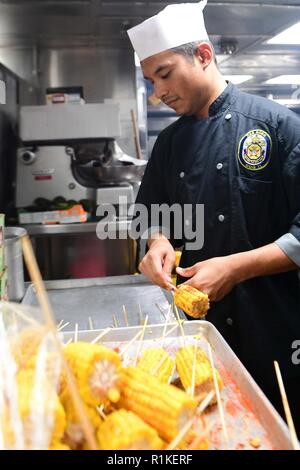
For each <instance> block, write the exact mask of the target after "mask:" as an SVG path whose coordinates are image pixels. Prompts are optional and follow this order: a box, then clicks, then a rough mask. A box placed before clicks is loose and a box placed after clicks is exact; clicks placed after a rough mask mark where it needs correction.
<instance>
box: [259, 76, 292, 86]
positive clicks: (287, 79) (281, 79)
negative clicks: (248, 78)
mask: <svg viewBox="0 0 300 470" xmlns="http://www.w3.org/2000/svg"><path fill="white" fill-rule="evenodd" d="M265 83H266V84H267V85H300V75H279V76H278V77H274V78H270V79H269V80H267V81H266V82H265Z"/></svg>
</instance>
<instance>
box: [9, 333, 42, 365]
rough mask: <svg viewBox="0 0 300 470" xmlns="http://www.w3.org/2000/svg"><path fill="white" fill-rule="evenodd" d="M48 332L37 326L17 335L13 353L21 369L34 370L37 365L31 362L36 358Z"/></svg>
mask: <svg viewBox="0 0 300 470" xmlns="http://www.w3.org/2000/svg"><path fill="white" fill-rule="evenodd" d="M46 332H47V331H46V329H45V328H44V327H41V326H37V327H30V328H26V329H24V330H23V331H22V332H21V333H19V334H18V335H16V337H15V339H14V340H13V341H12V353H13V357H14V359H15V361H16V363H17V366H18V367H19V368H20V369H22V368H27V367H32V368H34V366H35V364H34V363H32V362H31V361H32V360H33V358H35V357H36V355H37V353H38V350H39V347H40V344H41V342H42V340H43V337H44V336H45V334H46ZM29 362H30V365H29Z"/></svg>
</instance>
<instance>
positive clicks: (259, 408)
mask: <svg viewBox="0 0 300 470" xmlns="http://www.w3.org/2000/svg"><path fill="white" fill-rule="evenodd" d="M172 326H174V325H171V324H170V325H168V327H167V331H168V330H169V329H171V327H172ZM163 328H164V325H163V324H161V325H150V326H149V327H147V328H146V329H145V335H144V340H143V346H142V348H143V349H147V348H149V347H153V346H154V345H156V346H157V345H158V344H159V340H160V338H161V336H162V332H163ZM183 328H184V333H185V337H184V341H185V343H186V344H188V343H192V342H195V339H194V336H195V335H199V333H201V337H202V338H204V340H199V346H200V347H202V348H203V349H204V350H207V346H206V345H207V343H206V341H208V342H209V343H210V344H211V347H212V350H213V356H214V362H215V365H216V367H217V369H218V370H219V373H220V375H221V377H222V379H223V382H224V385H225V387H224V389H223V390H222V391H221V397H222V403H223V407H224V415H225V422H226V425H227V431H228V435H229V445H228V446H227V445H226V444H225V439H224V437H223V433H222V428H221V423H220V419H219V414H218V408H217V406H213V407H210V408H209V409H208V411H206V414H205V416H206V420H207V422H208V423H209V422H210V421H212V420H213V427H212V430H211V432H210V436H209V441H210V449H212V450H213V449H225V448H229V449H232V450H250V449H252V450H253V449H254V448H253V447H252V445H251V439H254V438H258V439H259V440H260V443H261V445H260V447H259V450H291V449H293V446H292V442H291V439H290V435H289V431H288V428H287V426H286V424H285V423H284V421H283V420H282V418H281V417H280V416H279V414H278V413H277V411H276V410H275V409H274V407H273V406H272V405H271V403H270V402H269V401H268V399H267V398H266V396H265V395H264V394H263V392H262V391H261V389H260V388H259V387H258V385H257V384H256V383H255V381H254V380H253V379H252V377H251V376H250V374H249V373H248V372H247V370H246V369H245V367H244V366H243V365H242V363H241V362H240V361H239V359H238V358H237V356H236V355H235V354H234V352H233V351H232V349H231V348H230V347H229V345H228V344H227V343H226V342H225V340H224V339H223V337H222V336H221V335H220V333H219V332H218V331H217V329H216V328H215V327H214V326H213V325H212V324H211V323H209V322H207V321H192V322H184V325H183ZM140 329H141V327H129V328H115V329H112V330H110V331H109V332H108V333H107V334H106V335H105V336H104V337H103V338H102V339H101V342H102V344H105V345H107V346H109V347H113V348H116V347H117V348H120V349H122V348H123V347H124V346H125V344H126V343H127V342H128V341H129V340H130V339H132V338H133V337H134V336H135V335H136V334H137V333H138V332H139V331H140ZM98 334H99V330H98V331H96V330H93V331H80V332H78V340H82V341H92V340H93V339H95V338H96V336H97V335H98ZM72 336H73V333H70V332H69V333H64V334H63V335H62V339H63V341H64V342H65V341H68V340H69V339H70V338H72ZM182 341H183V340H182V336H181V332H180V328H179V327H178V326H177V328H176V329H175V330H174V331H173V333H172V334H171V335H170V336H167V337H166V338H165V343H164V347H165V349H166V350H168V351H169V352H170V353H171V354H172V355H173V354H174V352H175V351H176V349H178V347H180V346H181V344H182ZM136 343H137V342H135V344H133V345H132V346H131V347H130V349H129V350H128V351H127V352H126V356H128V357H135V354H136V350H137V347H138V346H137V344H136ZM274 373H275V372H274Z"/></svg>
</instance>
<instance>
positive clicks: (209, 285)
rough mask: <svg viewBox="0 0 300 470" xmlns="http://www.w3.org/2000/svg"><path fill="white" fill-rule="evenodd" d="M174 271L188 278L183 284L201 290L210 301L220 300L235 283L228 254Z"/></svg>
mask: <svg viewBox="0 0 300 470" xmlns="http://www.w3.org/2000/svg"><path fill="white" fill-rule="evenodd" d="M176 271H177V273H178V274H179V275H180V276H182V277H189V278H190V279H189V280H188V281H186V282H185V283H184V284H188V285H190V286H193V287H195V288H196V289H199V290H201V291H202V292H204V293H205V294H207V295H208V297H209V299H210V301H212V302H215V301H218V300H222V299H223V297H224V296H225V295H226V294H229V292H230V291H231V289H232V288H233V287H234V285H235V284H236V280H235V278H234V276H233V266H231V263H230V257H229V256H224V257H222V258H211V259H208V260H206V261H202V262H199V263H196V264H194V265H193V266H191V267H189V268H185V269H183V268H177V270H176Z"/></svg>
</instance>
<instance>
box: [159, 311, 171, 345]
mask: <svg viewBox="0 0 300 470" xmlns="http://www.w3.org/2000/svg"><path fill="white" fill-rule="evenodd" d="M171 308H172V306H171V304H170V305H169V310H168V313H167V316H166V321H165V324H164V329H163V335H162V340H161V347H162V348H163V347H164V344H165V336H166V329H167V325H168V323H169V321H170V315H171Z"/></svg>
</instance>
